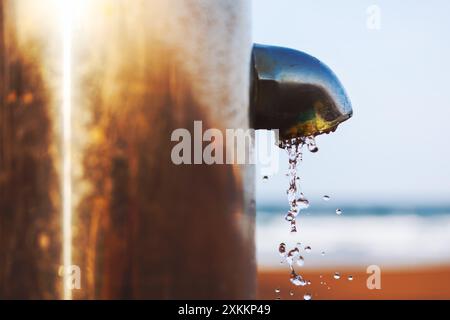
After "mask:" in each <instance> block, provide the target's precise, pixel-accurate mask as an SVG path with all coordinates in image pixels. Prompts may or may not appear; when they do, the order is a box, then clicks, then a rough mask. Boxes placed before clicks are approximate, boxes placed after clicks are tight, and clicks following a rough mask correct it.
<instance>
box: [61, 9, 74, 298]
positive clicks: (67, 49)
mask: <svg viewBox="0 0 450 320" xmlns="http://www.w3.org/2000/svg"><path fill="white" fill-rule="evenodd" d="M61 9H62V10H61V11H62V12H61V13H62V14H61V22H62V23H61V26H62V28H61V29H62V50H63V59H62V63H63V65H62V70H63V71H62V83H63V85H62V87H63V92H62V103H61V110H60V112H61V116H62V138H61V142H62V154H61V157H62V170H61V186H62V191H61V194H62V207H63V208H62V226H63V230H62V232H63V266H64V270H65V272H64V274H63V290H64V299H66V300H70V299H72V290H71V288H70V287H69V285H70V282H69V281H70V279H69V278H68V276H69V274H68V272H67V270H70V266H71V265H72V12H73V9H74V8H73V1H72V0H64V1H62V2H61Z"/></svg>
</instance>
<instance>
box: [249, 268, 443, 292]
mask: <svg viewBox="0 0 450 320" xmlns="http://www.w3.org/2000/svg"><path fill="white" fill-rule="evenodd" d="M339 269H340V271H341V278H340V279H339V280H336V279H334V278H333V274H334V272H335V271H336V270H335V269H316V270H312V269H308V270H304V272H302V273H301V274H302V276H303V277H304V278H305V279H307V280H309V281H311V285H309V286H305V287H295V286H294V285H292V284H291V283H290V281H289V271H288V270H286V269H284V268H283V269H278V270H277V269H272V270H270V269H260V270H259V272H258V291H257V299H264V300H266V299H268V300H273V299H276V298H277V297H280V299H282V300H303V295H304V294H306V293H309V294H311V295H312V299H313V300H346V299H357V300H359V299H370V300H372V299H400V300H404V299H405V300H406V299H450V286H449V285H448V284H449V283H450V265H445V266H435V267H423V268H412V269H409V268H404V269H393V268H392V269H387V270H384V269H383V271H382V274H381V289H380V290H376V289H374V290H369V289H368V288H367V286H366V281H367V278H368V277H369V276H370V275H369V274H367V273H366V271H365V268H364V267H361V268H339ZM321 275H322V278H320V276H321ZM349 275H352V276H353V280H352V281H349V280H348V276H349ZM321 281H322V282H326V285H325V284H320V282H321ZM328 287H329V288H330V289H328ZM276 289H279V290H280V293H276V292H275V290H276ZM291 291H292V292H293V294H294V295H292V296H291V295H290V292H291Z"/></svg>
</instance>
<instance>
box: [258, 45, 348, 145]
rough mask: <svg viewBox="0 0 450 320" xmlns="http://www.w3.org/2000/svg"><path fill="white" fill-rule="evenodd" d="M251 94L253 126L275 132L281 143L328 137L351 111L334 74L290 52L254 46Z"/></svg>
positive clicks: (315, 62)
mask: <svg viewBox="0 0 450 320" xmlns="http://www.w3.org/2000/svg"><path fill="white" fill-rule="evenodd" d="M250 90H251V91H250V119H251V125H252V127H253V128H254V129H279V134H280V138H294V137H305V136H316V135H319V134H322V133H329V132H331V131H334V130H336V128H337V126H338V125H339V124H340V123H341V122H343V121H345V120H347V119H349V118H350V117H351V116H352V112H353V111H352V106H351V103H350V99H349V98H348V96H347V94H346V92H345V90H344V87H343V86H342V84H341V83H340V81H339V80H338V78H337V77H336V75H335V74H334V73H333V71H331V69H330V68H328V67H327V66H326V65H325V64H323V63H322V62H321V61H319V60H318V59H316V58H314V57H312V56H310V55H308V54H306V53H304V52H301V51H296V50H293V49H288V48H282V47H275V46H266V45H259V44H255V45H254V46H253V52H252V81H251V89H250Z"/></svg>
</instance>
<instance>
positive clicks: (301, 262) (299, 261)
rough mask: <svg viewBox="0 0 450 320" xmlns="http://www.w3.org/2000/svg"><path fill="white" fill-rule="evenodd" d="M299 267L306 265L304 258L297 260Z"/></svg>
mask: <svg viewBox="0 0 450 320" xmlns="http://www.w3.org/2000/svg"><path fill="white" fill-rule="evenodd" d="M297 265H298V266H299V267H303V266H304V265H305V259H303V257H302V256H300V257H298V259H297Z"/></svg>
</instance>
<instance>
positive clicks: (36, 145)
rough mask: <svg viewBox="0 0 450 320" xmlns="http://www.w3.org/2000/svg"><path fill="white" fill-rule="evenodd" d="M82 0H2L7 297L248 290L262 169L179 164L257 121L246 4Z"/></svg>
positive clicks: (0, 157)
mask: <svg viewBox="0 0 450 320" xmlns="http://www.w3.org/2000/svg"><path fill="white" fill-rule="evenodd" d="M73 1H74V3H76V4H77V5H76V7H79V6H82V14H77V10H71V11H70V14H71V15H72V19H69V20H66V19H63V20H64V21H65V22H64V26H65V27H66V28H61V23H60V18H61V12H62V11H60V4H61V3H63V4H65V3H66V2H65V1H59V0H40V1H35V0H0V9H1V10H0V27H1V28H2V29H0V31H1V33H0V78H1V82H0V90H1V91H0V142H1V143H0V240H1V241H0V297H1V298H6V297H9V298H70V295H72V296H73V298H74V299H77V298H89V299H94V298H103V299H107V298H210V299H211V298H229V299H230V298H237V299H238V298H241V299H244V298H246V299H247V298H252V297H253V296H254V294H255V282H256V279H255V274H256V264H255V258H254V238H253V235H254V233H253V232H254V206H252V205H251V203H252V200H253V179H252V174H253V168H252V167H246V166H237V165H233V166H208V165H196V166H176V165H174V164H173V163H172V161H171V159H170V151H171V149H172V147H173V145H171V142H170V134H171V132H172V131H173V130H174V129H176V128H189V129H190V130H193V128H192V126H193V123H194V120H202V121H203V123H204V124H205V126H207V127H214V128H219V129H224V128H246V127H248V114H247V111H248V85H249V74H248V66H249V64H250V52H251V42H250V37H249V31H247V30H249V28H248V14H249V12H248V5H247V4H246V3H245V1H243V0H242V1H240V0H239V1H238V0H236V1H232V2H231V1H227V0H217V1H214V2H205V1H200V0H188V1H186V0H155V1H128V0H116V1H110V0H95V1H94V0H89V1H78V0H73ZM67 8H68V7H66V9H67ZM66 13H69V12H67V11H66ZM70 20H72V23H71V24H69V23H68V22H67V21H70ZM69 28H71V29H72V30H73V32H72V44H71V45H70V42H66V41H68V39H69V37H67V34H68V33H69ZM62 29H65V30H66V33H65V35H66V36H64V37H63V43H64V44H65V45H62V43H61V34H64V32H63V31H64V30H62ZM70 60H71V61H72V68H71V67H70ZM218 75H220V77H218ZM210 79H214V81H210ZM68 168H69V170H68ZM61 213H62V214H61ZM61 225H63V228H61ZM62 231H64V232H62ZM62 233H64V234H62ZM70 234H71V235H70ZM70 244H71V245H70ZM70 251H71V253H70ZM69 263H70V264H73V265H76V266H79V267H80V274H81V283H80V284H81V289H80V290H73V291H72V292H71V293H70V292H67V289H68V287H65V288H64V289H65V290H62V289H63V286H62V281H63V279H61V277H60V276H58V270H59V266H60V265H61V264H64V265H67V264H69ZM63 271H64V269H63ZM66 272H67V271H66ZM64 274H65V275H66V277H65V278H67V274H66V273H64ZM65 285H66V286H67V284H65Z"/></svg>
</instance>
